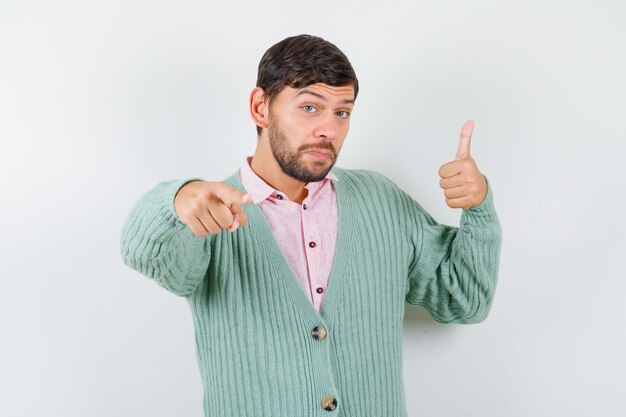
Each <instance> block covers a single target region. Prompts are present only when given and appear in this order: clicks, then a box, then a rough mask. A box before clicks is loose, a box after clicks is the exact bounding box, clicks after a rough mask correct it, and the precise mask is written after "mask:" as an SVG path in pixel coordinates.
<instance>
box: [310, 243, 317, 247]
mask: <svg viewBox="0 0 626 417" xmlns="http://www.w3.org/2000/svg"><path fill="white" fill-rule="evenodd" d="M316 246H317V244H316V243H315V242H309V248H314V247H316Z"/></svg>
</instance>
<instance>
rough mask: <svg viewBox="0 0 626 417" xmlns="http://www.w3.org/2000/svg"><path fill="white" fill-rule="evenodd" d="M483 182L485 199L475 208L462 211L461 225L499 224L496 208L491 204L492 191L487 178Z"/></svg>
mask: <svg viewBox="0 0 626 417" xmlns="http://www.w3.org/2000/svg"><path fill="white" fill-rule="evenodd" d="M485 180H486V181H487V195H486V196H485V199H484V200H483V201H482V203H480V204H479V205H478V206H476V207H472V208H470V209H463V213H462V214H461V223H469V224H476V225H483V226H484V225H487V224H499V220H498V216H497V214H496V208H495V206H494V203H493V190H492V188H491V185H490V184H489V180H488V179H487V177H485ZM498 227H499V226H498Z"/></svg>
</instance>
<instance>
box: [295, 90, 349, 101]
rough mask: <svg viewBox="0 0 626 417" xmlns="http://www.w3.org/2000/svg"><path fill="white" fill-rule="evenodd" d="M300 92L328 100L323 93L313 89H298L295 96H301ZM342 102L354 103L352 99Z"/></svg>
mask: <svg viewBox="0 0 626 417" xmlns="http://www.w3.org/2000/svg"><path fill="white" fill-rule="evenodd" d="M302 94H310V95H312V96H315V97H318V98H320V99H322V100H324V101H328V100H327V99H326V97H324V96H323V95H321V94H319V93H316V92H314V91H311V90H307V89H306V88H305V89H304V90H300V92H299V93H298V94H296V97H298V96H301V95H302ZM343 102H344V103H346V104H354V99H351V100H344V101H343Z"/></svg>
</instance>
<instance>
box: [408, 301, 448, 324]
mask: <svg viewBox="0 0 626 417" xmlns="http://www.w3.org/2000/svg"><path fill="white" fill-rule="evenodd" d="M404 326H405V327H421V328H429V329H433V330H434V329H443V328H445V326H444V325H442V324H441V323H437V322H436V321H435V320H434V319H433V318H432V317H431V316H430V314H429V313H428V310H426V309H425V308H424V307H421V306H414V305H411V304H408V303H405V304H404Z"/></svg>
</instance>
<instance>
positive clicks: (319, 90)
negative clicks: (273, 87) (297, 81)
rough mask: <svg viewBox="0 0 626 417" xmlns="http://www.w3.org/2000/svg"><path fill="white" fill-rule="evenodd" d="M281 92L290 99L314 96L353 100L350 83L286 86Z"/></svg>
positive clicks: (333, 99)
mask: <svg viewBox="0 0 626 417" xmlns="http://www.w3.org/2000/svg"><path fill="white" fill-rule="evenodd" d="M282 93H285V96H288V97H289V98H291V99H299V98H311V97H316V98H318V99H320V100H327V101H339V102H350V103H353V102H354V87H353V86H351V85H343V86H340V87H335V86H331V85H328V84H324V83H315V84H311V85H307V86H306V87H302V88H293V87H289V86H287V87H285V88H284V90H283V91H281V94H282Z"/></svg>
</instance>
